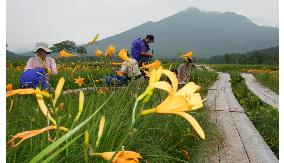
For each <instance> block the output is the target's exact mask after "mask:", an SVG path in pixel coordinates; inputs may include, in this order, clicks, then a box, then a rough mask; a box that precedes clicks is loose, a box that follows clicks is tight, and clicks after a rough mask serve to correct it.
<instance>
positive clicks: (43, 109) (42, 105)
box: [36, 88, 56, 125]
mask: <svg viewBox="0 0 284 163" xmlns="http://www.w3.org/2000/svg"><path fill="white" fill-rule="evenodd" d="M37 90H39V88H37ZM36 100H37V103H38V105H39V108H40V110H41V112H42V113H43V115H44V116H45V117H47V118H48V119H49V120H50V121H51V122H53V123H54V124H55V125H56V121H55V120H54V119H53V118H52V116H51V115H50V112H49V109H48V108H47V107H46V105H45V102H44V100H43V96H42V95H41V94H39V93H37V94H36Z"/></svg>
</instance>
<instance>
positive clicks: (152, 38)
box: [146, 35, 154, 43]
mask: <svg viewBox="0 0 284 163" xmlns="http://www.w3.org/2000/svg"><path fill="white" fill-rule="evenodd" d="M146 39H149V40H151V41H153V43H154V36H153V35H147V36H146Z"/></svg>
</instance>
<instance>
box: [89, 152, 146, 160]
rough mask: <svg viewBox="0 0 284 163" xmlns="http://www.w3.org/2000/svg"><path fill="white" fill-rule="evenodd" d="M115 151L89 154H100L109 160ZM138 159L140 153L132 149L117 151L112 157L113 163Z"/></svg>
mask: <svg viewBox="0 0 284 163" xmlns="http://www.w3.org/2000/svg"><path fill="white" fill-rule="evenodd" d="M114 154H115V152H103V153H91V156H100V157H102V158H103V159H105V160H111V158H112V157H113V155H114ZM139 159H142V157H141V155H140V154H139V153H137V152H133V151H124V150H122V151H119V152H118V153H117V154H116V155H115V157H114V159H113V160H112V162H113V163H138V162H139Z"/></svg>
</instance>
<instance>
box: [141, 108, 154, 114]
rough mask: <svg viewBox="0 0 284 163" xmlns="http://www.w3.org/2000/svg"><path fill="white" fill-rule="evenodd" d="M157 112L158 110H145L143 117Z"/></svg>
mask: <svg viewBox="0 0 284 163" xmlns="http://www.w3.org/2000/svg"><path fill="white" fill-rule="evenodd" d="M155 112H156V109H155V108H154V109H147V110H143V111H141V113H140V114H141V115H147V114H151V113H155Z"/></svg>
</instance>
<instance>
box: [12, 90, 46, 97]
mask: <svg viewBox="0 0 284 163" xmlns="http://www.w3.org/2000/svg"><path fill="white" fill-rule="evenodd" d="M17 94H18V95H31V94H41V95H43V96H45V97H48V98H50V97H51V95H50V94H49V93H48V92H46V91H41V90H39V89H33V88H26V89H15V90H12V91H8V92H6V97H10V96H13V95H17Z"/></svg>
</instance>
